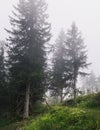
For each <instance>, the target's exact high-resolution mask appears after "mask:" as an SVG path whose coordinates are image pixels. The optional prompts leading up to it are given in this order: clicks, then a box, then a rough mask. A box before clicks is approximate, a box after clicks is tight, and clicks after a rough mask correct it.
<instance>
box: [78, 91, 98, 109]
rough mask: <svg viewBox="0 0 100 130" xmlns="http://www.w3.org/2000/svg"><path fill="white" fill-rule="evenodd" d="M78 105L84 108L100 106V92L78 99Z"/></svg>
mask: <svg viewBox="0 0 100 130" xmlns="http://www.w3.org/2000/svg"><path fill="white" fill-rule="evenodd" d="M76 102H77V105H78V106H80V107H84V108H100V92H99V93H97V94H89V95H86V96H83V97H78V98H77V99H76Z"/></svg>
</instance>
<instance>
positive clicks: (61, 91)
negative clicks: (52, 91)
mask: <svg viewBox="0 0 100 130" xmlns="http://www.w3.org/2000/svg"><path fill="white" fill-rule="evenodd" d="M62 102H63V90H62V89H61V90H60V103H62Z"/></svg>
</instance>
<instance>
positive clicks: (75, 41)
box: [66, 23, 89, 102]
mask: <svg viewBox="0 0 100 130" xmlns="http://www.w3.org/2000/svg"><path fill="white" fill-rule="evenodd" d="M66 49H67V57H68V60H67V62H68V63H69V66H70V67H71V71H72V75H71V80H72V88H73V91H74V92H73V93H74V102H76V93H77V87H76V83H77V78H78V75H79V74H81V75H85V74H86V73H85V72H82V69H84V68H86V67H88V65H89V64H87V54H86V46H85V45H84V42H83V39H82V36H81V33H80V32H79V31H78V28H77V27H76V25H75V23H73V24H72V26H71V29H70V30H68V32H67V41H66Z"/></svg>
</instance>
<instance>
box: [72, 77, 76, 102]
mask: <svg viewBox="0 0 100 130" xmlns="http://www.w3.org/2000/svg"><path fill="white" fill-rule="evenodd" d="M73 87H74V104H76V79H74V85H73Z"/></svg>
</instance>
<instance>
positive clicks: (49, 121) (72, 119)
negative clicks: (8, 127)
mask: <svg viewBox="0 0 100 130" xmlns="http://www.w3.org/2000/svg"><path fill="white" fill-rule="evenodd" d="M95 114H97V115H98V114H100V111H99V110H98V111H97V113H96V111H95V110H83V109H80V108H68V107H54V108H53V109H52V110H50V112H48V113H47V114H45V115H44V116H40V117H38V118H37V119H35V120H33V121H32V122H31V123H30V124H29V125H26V126H25V128H24V130H99V129H100V120H99V117H97V115H96V116H95Z"/></svg>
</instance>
